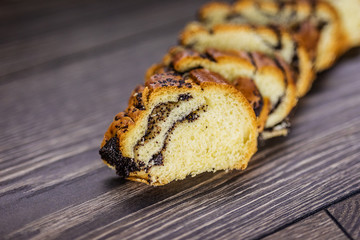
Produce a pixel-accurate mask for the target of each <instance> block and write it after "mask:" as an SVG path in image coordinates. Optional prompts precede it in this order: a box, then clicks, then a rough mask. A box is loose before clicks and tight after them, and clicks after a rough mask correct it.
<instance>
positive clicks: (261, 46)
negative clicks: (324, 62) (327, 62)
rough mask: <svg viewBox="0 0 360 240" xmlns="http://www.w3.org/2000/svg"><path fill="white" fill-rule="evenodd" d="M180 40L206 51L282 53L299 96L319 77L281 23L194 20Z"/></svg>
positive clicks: (305, 54) (269, 54) (183, 43)
mask: <svg viewBox="0 0 360 240" xmlns="http://www.w3.org/2000/svg"><path fill="white" fill-rule="evenodd" d="M180 43H181V44H182V45H183V46H185V47H189V48H193V49H195V50H197V51H199V52H201V53H203V52H204V51H205V50H206V49H208V48H215V49H218V50H242V51H249V52H261V53H264V54H266V55H268V56H270V57H275V56H278V57H281V58H283V59H284V61H285V62H286V63H287V64H289V65H290V66H291V69H292V71H293V73H294V74H295V75H296V76H295V77H294V79H295V81H296V91H297V96H299V97H301V96H303V95H304V94H305V93H306V92H307V91H308V90H309V89H310V87H311V84H312V81H313V79H314V77H315V72H314V69H313V64H312V62H311V59H310V56H309V54H308V52H307V51H306V50H305V48H304V47H303V46H302V45H301V43H298V42H297V41H295V40H294V39H293V37H292V36H291V35H290V34H289V33H288V32H287V31H284V30H282V29H281V28H277V27H263V26H258V27H254V26H251V25H238V24H235V25H234V24H218V25H215V26H214V27H211V28H207V27H206V26H205V25H204V24H202V23H199V22H193V23H191V24H189V25H187V27H186V28H185V30H184V31H183V32H182V33H181V35H180Z"/></svg>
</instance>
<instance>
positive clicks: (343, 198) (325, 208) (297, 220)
mask: <svg viewBox="0 0 360 240" xmlns="http://www.w3.org/2000/svg"><path fill="white" fill-rule="evenodd" d="M359 193H360V189H357V190H355V191H353V192H351V193H349V194H348V195H345V196H343V197H341V198H339V199H338V200H335V201H333V202H331V203H329V204H327V205H325V206H323V207H321V208H319V209H316V210H314V211H312V212H309V213H307V214H305V215H304V216H302V217H300V218H297V219H295V220H294V221H291V222H289V223H287V224H285V225H283V226H280V227H279V228H276V229H274V230H273V231H271V232H269V233H265V234H263V235H260V236H259V237H258V238H255V239H263V238H265V237H267V236H270V235H272V234H274V233H277V232H279V231H281V230H283V229H285V228H287V227H290V226H291V225H293V224H295V223H298V222H300V221H301V220H304V219H306V218H308V217H310V216H312V215H314V214H316V213H318V212H321V211H323V210H325V212H327V214H330V213H329V212H328V210H327V208H329V207H330V206H332V205H334V204H337V203H339V202H342V201H344V200H346V199H348V198H351V197H352V196H354V195H356V194H359ZM330 218H331V219H332V220H334V219H335V218H333V217H332V215H331V214H330ZM334 222H335V223H337V221H336V219H335V220H334ZM336 225H337V226H338V227H340V229H341V230H342V231H343V232H344V234H345V235H346V236H347V237H349V239H351V240H353V238H351V236H350V235H349V234H348V233H347V232H346V231H345V230H344V229H343V228H342V227H341V225H340V224H338V223H337V224H336Z"/></svg>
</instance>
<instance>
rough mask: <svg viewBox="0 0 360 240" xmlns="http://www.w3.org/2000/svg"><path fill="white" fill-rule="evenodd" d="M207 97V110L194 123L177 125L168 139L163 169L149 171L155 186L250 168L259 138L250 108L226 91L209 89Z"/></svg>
mask: <svg viewBox="0 0 360 240" xmlns="http://www.w3.org/2000/svg"><path fill="white" fill-rule="evenodd" d="M203 93H204V98H203V100H204V101H205V104H206V106H207V107H206V109H204V110H202V111H200V112H198V113H197V114H198V117H197V119H196V120H194V121H187V120H186V121H181V122H178V123H176V125H175V127H174V128H173V130H172V131H171V133H170V134H169V136H168V138H167V139H166V149H165V150H164V151H163V153H162V154H163V158H164V161H163V166H153V167H152V168H151V169H150V170H149V174H150V178H151V176H154V177H153V179H152V181H153V182H158V183H159V184H164V183H166V182H167V181H169V179H183V178H185V177H186V176H188V175H196V174H198V173H201V172H206V171H216V170H224V169H243V168H245V167H246V166H247V159H248V158H249V154H252V153H251V152H252V149H254V146H253V142H254V141H253V139H254V138H256V136H255V134H254V133H253V132H252V131H251V129H253V127H254V122H253V119H252V117H251V116H250V115H249V114H248V113H247V110H246V109H247V107H248V106H247V105H246V104H244V102H241V101H239V100H238V99H237V96H236V95H232V94H229V93H228V91H224V90H223V89H219V88H215V87H211V88H205V89H204V92H203ZM155 176H156V177H155Z"/></svg>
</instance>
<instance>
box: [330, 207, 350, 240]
mask: <svg viewBox="0 0 360 240" xmlns="http://www.w3.org/2000/svg"><path fill="white" fill-rule="evenodd" d="M325 212H326V214H327V215H328V216H329V217H330V218H331V220H332V221H333V222H334V223H335V224H336V225H337V226H338V228H340V230H341V231H342V232H343V233H344V234H345V235H346V237H348V238H349V239H350V240H354V239H353V238H352V237H351V235H350V234H349V233H348V232H347V231H346V229H345V228H344V227H343V226H342V225H341V224H340V223H339V221H338V220H337V219H336V218H335V217H334V216H333V215H332V214H331V213H330V212H329V210H327V209H325Z"/></svg>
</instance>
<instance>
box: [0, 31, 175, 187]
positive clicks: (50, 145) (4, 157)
mask: <svg viewBox="0 0 360 240" xmlns="http://www.w3.org/2000/svg"><path fill="white" fill-rule="evenodd" d="M180 27H181V25H172V26H170V27H169V29H165V30H166V34H165V33H164V34H162V37H154V38H150V37H149V38H148V39H146V40H142V39H141V40H137V41H133V42H132V43H131V44H130V43H129V44H128V46H129V47H128V48H127V49H123V48H120V49H119V50H116V49H113V50H112V51H111V52H110V53H109V52H107V53H99V54H97V55H95V56H94V55H90V56H88V58H87V59H85V60H83V61H81V62H65V63H63V64H59V65H58V68H55V69H48V70H45V71H44V70H42V69H39V70H34V71H33V72H32V73H27V74H25V75H24V76H21V78H17V79H15V80H14V81H10V82H7V83H4V84H3V85H2V86H1V88H0V96H1V98H2V101H1V104H0V109H1V112H3V113H7V114H6V115H5V116H4V117H2V118H1V119H0V127H1V129H2V134H1V136H0V145H1V151H0V169H1V171H0V182H4V181H7V180H9V179H13V178H16V177H18V176H19V175H23V174H27V173H28V172H30V171H33V170H35V169H37V168H39V167H42V166H43V165H44V164H51V163H53V162H55V161H59V160H61V159H62V158H64V157H67V156H71V155H74V154H78V153H80V152H84V151H87V150H89V149H93V148H96V147H98V146H99V144H100V142H101V139H102V135H103V134H104V131H105V129H106V128H107V125H108V124H109V123H110V122H111V119H112V118H113V116H114V115H115V114H116V113H117V112H119V111H121V110H123V109H124V108H125V105H126V103H127V99H128V97H129V95H130V92H131V90H132V89H133V88H134V86H135V85H136V84H140V83H142V82H143V78H144V76H143V75H144V72H145V70H146V68H147V67H149V66H150V65H151V64H153V63H154V62H156V61H158V60H159V59H161V57H162V56H163V55H164V54H165V52H166V49H167V48H168V47H170V46H171V45H172V42H173V39H174V37H176V35H177V29H179V28H180ZM163 30H164V29H160V30H159V31H163ZM154 32H155V33H156V31H154ZM150 39H151V41H150ZM135 66H136V67H135ZM104 118H105V119H107V120H105V121H104Z"/></svg>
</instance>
